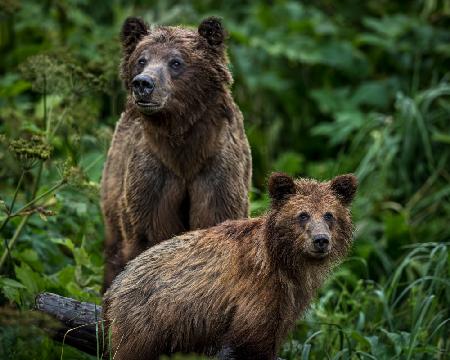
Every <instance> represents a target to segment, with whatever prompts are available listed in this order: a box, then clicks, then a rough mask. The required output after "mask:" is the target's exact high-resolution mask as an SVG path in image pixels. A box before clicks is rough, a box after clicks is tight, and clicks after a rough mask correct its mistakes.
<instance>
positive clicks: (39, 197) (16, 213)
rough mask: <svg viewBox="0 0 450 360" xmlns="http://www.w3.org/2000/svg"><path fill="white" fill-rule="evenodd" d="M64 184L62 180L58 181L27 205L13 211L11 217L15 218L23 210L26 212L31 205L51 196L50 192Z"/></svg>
mask: <svg viewBox="0 0 450 360" xmlns="http://www.w3.org/2000/svg"><path fill="white" fill-rule="evenodd" d="M64 184H65V181H64V180H61V181H59V182H58V183H57V184H55V185H54V186H52V187H51V188H50V189H48V190H47V191H46V192H44V193H42V194H41V195H39V196H38V197H36V198H34V199H33V200H31V201H30V202H28V203H27V204H25V205H24V206H22V207H21V208H20V209H19V210H17V211H15V212H14V213H13V214H11V217H15V216H18V215H20V213H21V212H22V211H24V210H26V209H27V208H29V207H30V206H31V205H33V204H35V203H36V202H38V201H39V200H41V199H42V198H44V197H46V196H47V195H49V194H51V193H52V192H54V191H55V190H57V189H58V188H60V187H61V186H63V185H64Z"/></svg>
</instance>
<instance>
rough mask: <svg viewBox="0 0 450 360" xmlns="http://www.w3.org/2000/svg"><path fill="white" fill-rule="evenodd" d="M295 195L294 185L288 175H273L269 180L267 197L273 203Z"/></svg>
mask: <svg viewBox="0 0 450 360" xmlns="http://www.w3.org/2000/svg"><path fill="white" fill-rule="evenodd" d="M293 194H295V183H294V179H292V178H291V177H290V176H289V175H286V174H283V173H273V174H272V175H270V178H269V195H270V197H271V198H272V201H273V202H274V203H277V202H280V201H283V200H285V199H287V198H288V197H289V196H290V195H293Z"/></svg>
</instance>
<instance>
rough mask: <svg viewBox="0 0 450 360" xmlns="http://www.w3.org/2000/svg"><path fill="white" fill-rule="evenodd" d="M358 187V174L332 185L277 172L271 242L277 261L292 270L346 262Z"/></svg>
mask: <svg viewBox="0 0 450 360" xmlns="http://www.w3.org/2000/svg"><path fill="white" fill-rule="evenodd" d="M357 187H358V181H357V179H356V177H355V176H354V175H352V174H348V175H341V176H337V177H335V178H334V179H332V180H330V181H328V182H318V181H316V180H311V179H299V180H294V179H292V178H291V177H290V176H288V175H285V174H282V173H274V174H272V175H271V177H270V179H269V194H270V197H271V201H272V203H271V211H270V214H269V230H268V235H267V242H268V247H269V250H270V254H271V256H273V257H274V260H275V261H276V262H277V263H278V264H280V265H282V266H284V267H286V268H289V269H295V268H296V265H299V264H305V263H307V264H309V265H312V264H323V263H330V264H334V263H337V262H339V261H341V260H342V259H343V258H344V257H345V255H346V254H347V252H348V250H349V249H350V247H351V244H352V231H353V225H352V220H351V215H350V205H351V203H352V200H353V197H354V195H355V193H356V189H357Z"/></svg>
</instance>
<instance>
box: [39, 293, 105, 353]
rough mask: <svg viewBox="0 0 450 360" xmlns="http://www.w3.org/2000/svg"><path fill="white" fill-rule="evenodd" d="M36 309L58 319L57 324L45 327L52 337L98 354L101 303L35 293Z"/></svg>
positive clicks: (86, 351) (87, 351)
mask: <svg viewBox="0 0 450 360" xmlns="http://www.w3.org/2000/svg"><path fill="white" fill-rule="evenodd" d="M35 303H36V310H38V311H41V312H43V313H46V314H49V315H50V316H52V317H53V318H55V319H57V320H59V325H60V326H58V327H57V328H55V327H51V328H47V329H45V330H47V331H48V332H49V333H50V334H51V335H52V337H53V338H54V339H55V340H57V341H60V342H62V343H64V344H67V345H70V346H73V347H75V348H77V349H79V350H81V351H83V352H85V353H88V354H90V355H97V356H100V355H101V354H102V352H103V351H102V349H103V342H102V341H101V340H102V339H101V337H102V336H101V334H102V331H101V330H102V329H101V328H102V322H101V317H102V307H101V306H99V305H96V304H92V303H87V302H81V301H77V300H74V299H71V298H67V297H64V296H61V295H57V294H52V293H42V294H39V295H38V296H36V300H35Z"/></svg>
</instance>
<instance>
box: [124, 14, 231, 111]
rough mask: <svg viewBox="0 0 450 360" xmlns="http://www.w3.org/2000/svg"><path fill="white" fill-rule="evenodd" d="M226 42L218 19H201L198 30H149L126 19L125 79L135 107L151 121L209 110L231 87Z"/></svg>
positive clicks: (168, 28)
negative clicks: (155, 118) (220, 95)
mask: <svg viewBox="0 0 450 360" xmlns="http://www.w3.org/2000/svg"><path fill="white" fill-rule="evenodd" d="M225 38H226V32H225V30H224V28H223V26H222V24H221V22H220V20H219V19H217V18H215V17H211V18H208V19H205V20H203V21H202V23H201V24H200V26H199V27H198V29H197V30H192V29H188V28H184V27H171V26H158V27H154V28H150V27H149V26H148V25H147V24H146V23H145V22H143V21H142V20H141V19H139V18H134V17H132V18H128V19H126V20H125V22H124V24H123V27H122V31H121V42H122V48H123V59H122V64H121V76H122V79H123V81H124V84H125V87H126V89H127V91H128V94H129V102H130V103H131V106H134V107H135V108H137V109H138V110H139V111H140V113H141V114H144V115H147V116H149V115H152V116H153V117H154V116H155V114H156V116H157V115H158V114H163V115H164V117H167V116H170V115H174V116H178V117H180V116H183V115H185V114H189V115H191V114H198V113H199V112H202V111H206V109H208V106H209V104H211V102H212V101H214V100H215V99H216V98H217V96H218V95H219V94H220V93H221V92H223V91H227V89H228V88H229V86H230V85H231V83H232V78H231V74H230V72H229V70H228V67H227V62H228V60H227V56H226V49H225V44H224V40H225Z"/></svg>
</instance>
